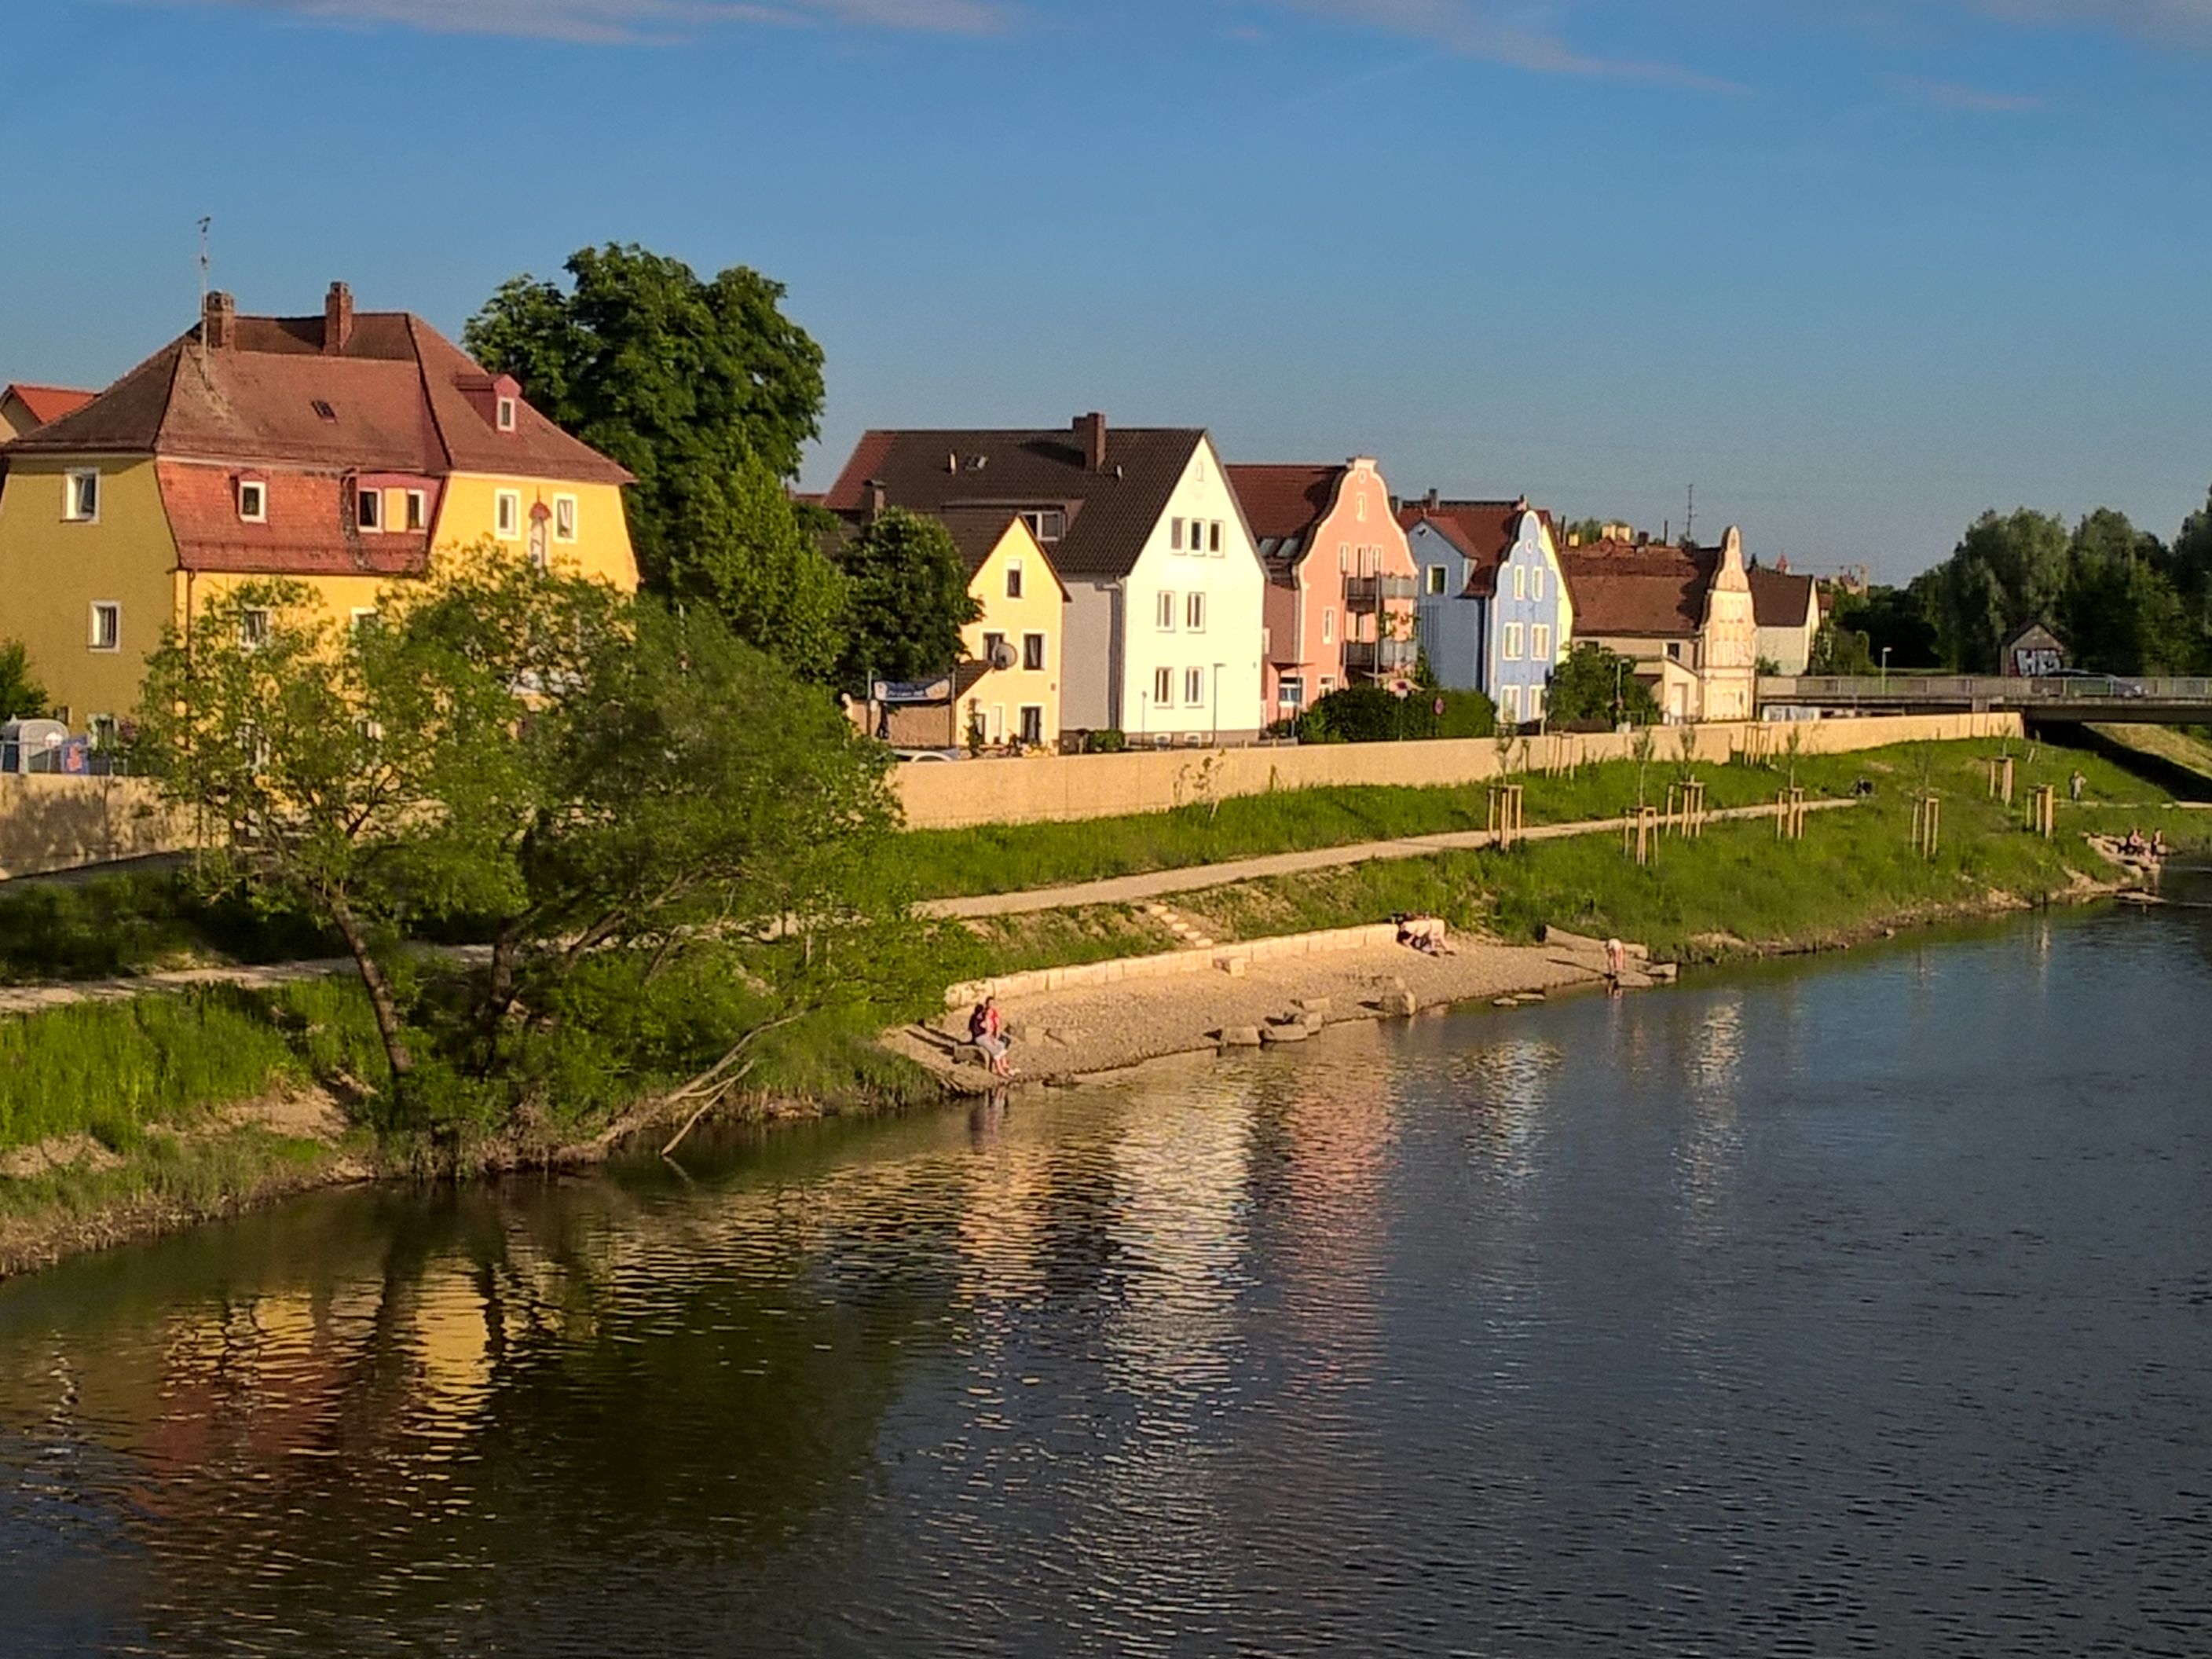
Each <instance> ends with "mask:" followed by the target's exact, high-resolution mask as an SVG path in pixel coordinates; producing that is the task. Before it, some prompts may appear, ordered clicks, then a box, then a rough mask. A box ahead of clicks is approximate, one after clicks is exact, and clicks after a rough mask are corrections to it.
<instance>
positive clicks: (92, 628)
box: [86, 599, 123, 655]
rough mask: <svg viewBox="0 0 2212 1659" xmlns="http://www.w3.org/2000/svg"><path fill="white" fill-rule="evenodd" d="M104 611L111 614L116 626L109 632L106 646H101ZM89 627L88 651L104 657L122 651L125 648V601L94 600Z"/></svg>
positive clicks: (87, 637)
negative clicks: (102, 614)
mask: <svg viewBox="0 0 2212 1659" xmlns="http://www.w3.org/2000/svg"><path fill="white" fill-rule="evenodd" d="M103 611H105V612H106V613H108V614H109V616H110V617H112V620H113V622H114V624H115V625H114V626H113V627H112V628H111V629H108V630H107V631H108V639H107V642H106V644H105V645H103V644H101V643H100V613H101V612H103ZM87 627H88V634H87V636H86V641H87V646H88V649H91V650H94V651H97V652H100V653H101V654H102V655H106V653H110V652H115V651H120V650H121V649H122V648H123V601H122V600H120V599H94V601H93V602H92V611H91V615H90V617H89V620H88V623H87Z"/></svg>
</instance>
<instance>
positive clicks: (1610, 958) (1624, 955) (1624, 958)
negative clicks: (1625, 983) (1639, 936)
mask: <svg viewBox="0 0 2212 1659" xmlns="http://www.w3.org/2000/svg"><path fill="white" fill-rule="evenodd" d="M1627 971H1628V947H1627V946H1626V945H1623V944H1622V943H1621V942H1620V940H1619V939H1607V940H1606V942H1605V976H1606V977H1607V979H1609V980H1611V981H1613V983H1614V984H1616V985H1618V984H1619V983H1620V976H1621V975H1623V974H1625V973H1626V972H1627Z"/></svg>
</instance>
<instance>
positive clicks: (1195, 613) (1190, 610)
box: [1182, 593, 1206, 634]
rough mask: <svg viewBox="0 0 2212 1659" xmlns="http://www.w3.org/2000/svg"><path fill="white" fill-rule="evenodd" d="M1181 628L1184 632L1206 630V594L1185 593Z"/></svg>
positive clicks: (1194, 632) (1199, 632) (1196, 632)
mask: <svg viewBox="0 0 2212 1659" xmlns="http://www.w3.org/2000/svg"><path fill="white" fill-rule="evenodd" d="M1182 629H1183V632H1184V633H1186V634H1203V633H1204V632H1206V595H1205V594H1203V593H1190V594H1186V595H1185V596H1184V598H1183V602H1182Z"/></svg>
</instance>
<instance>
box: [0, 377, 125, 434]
mask: <svg viewBox="0 0 2212 1659" xmlns="http://www.w3.org/2000/svg"><path fill="white" fill-rule="evenodd" d="M99 395H100V394H99V393H98V392H79V391H77V390H76V389H75V388H74V387H71V386H30V385H27V384H26V383H25V382H23V381H21V380H18V381H16V382H15V384H14V385H13V386H7V387H5V388H0V444H4V443H8V442H9V441H12V440H14V439H16V438H20V437H21V436H22V435H24V434H25V433H27V432H35V431H37V430H38V429H39V428H40V427H42V426H51V425H52V424H53V422H56V421H58V420H59V419H61V417H62V416H64V415H74V414H76V412H77V410H80V409H82V408H83V407H84V406H85V405H86V404H88V403H90V402H91V401H92V400H93V399H94V398H96V397H98V396H99Z"/></svg>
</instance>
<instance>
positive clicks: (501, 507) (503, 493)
mask: <svg viewBox="0 0 2212 1659" xmlns="http://www.w3.org/2000/svg"><path fill="white" fill-rule="evenodd" d="M491 532H492V534H493V535H495V536H496V537H498V538H499V539H500V540H501V541H503V542H519V541H520V540H521V539H522V492H521V491H520V490H519V489H497V490H494V491H493V492H492V498H491Z"/></svg>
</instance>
